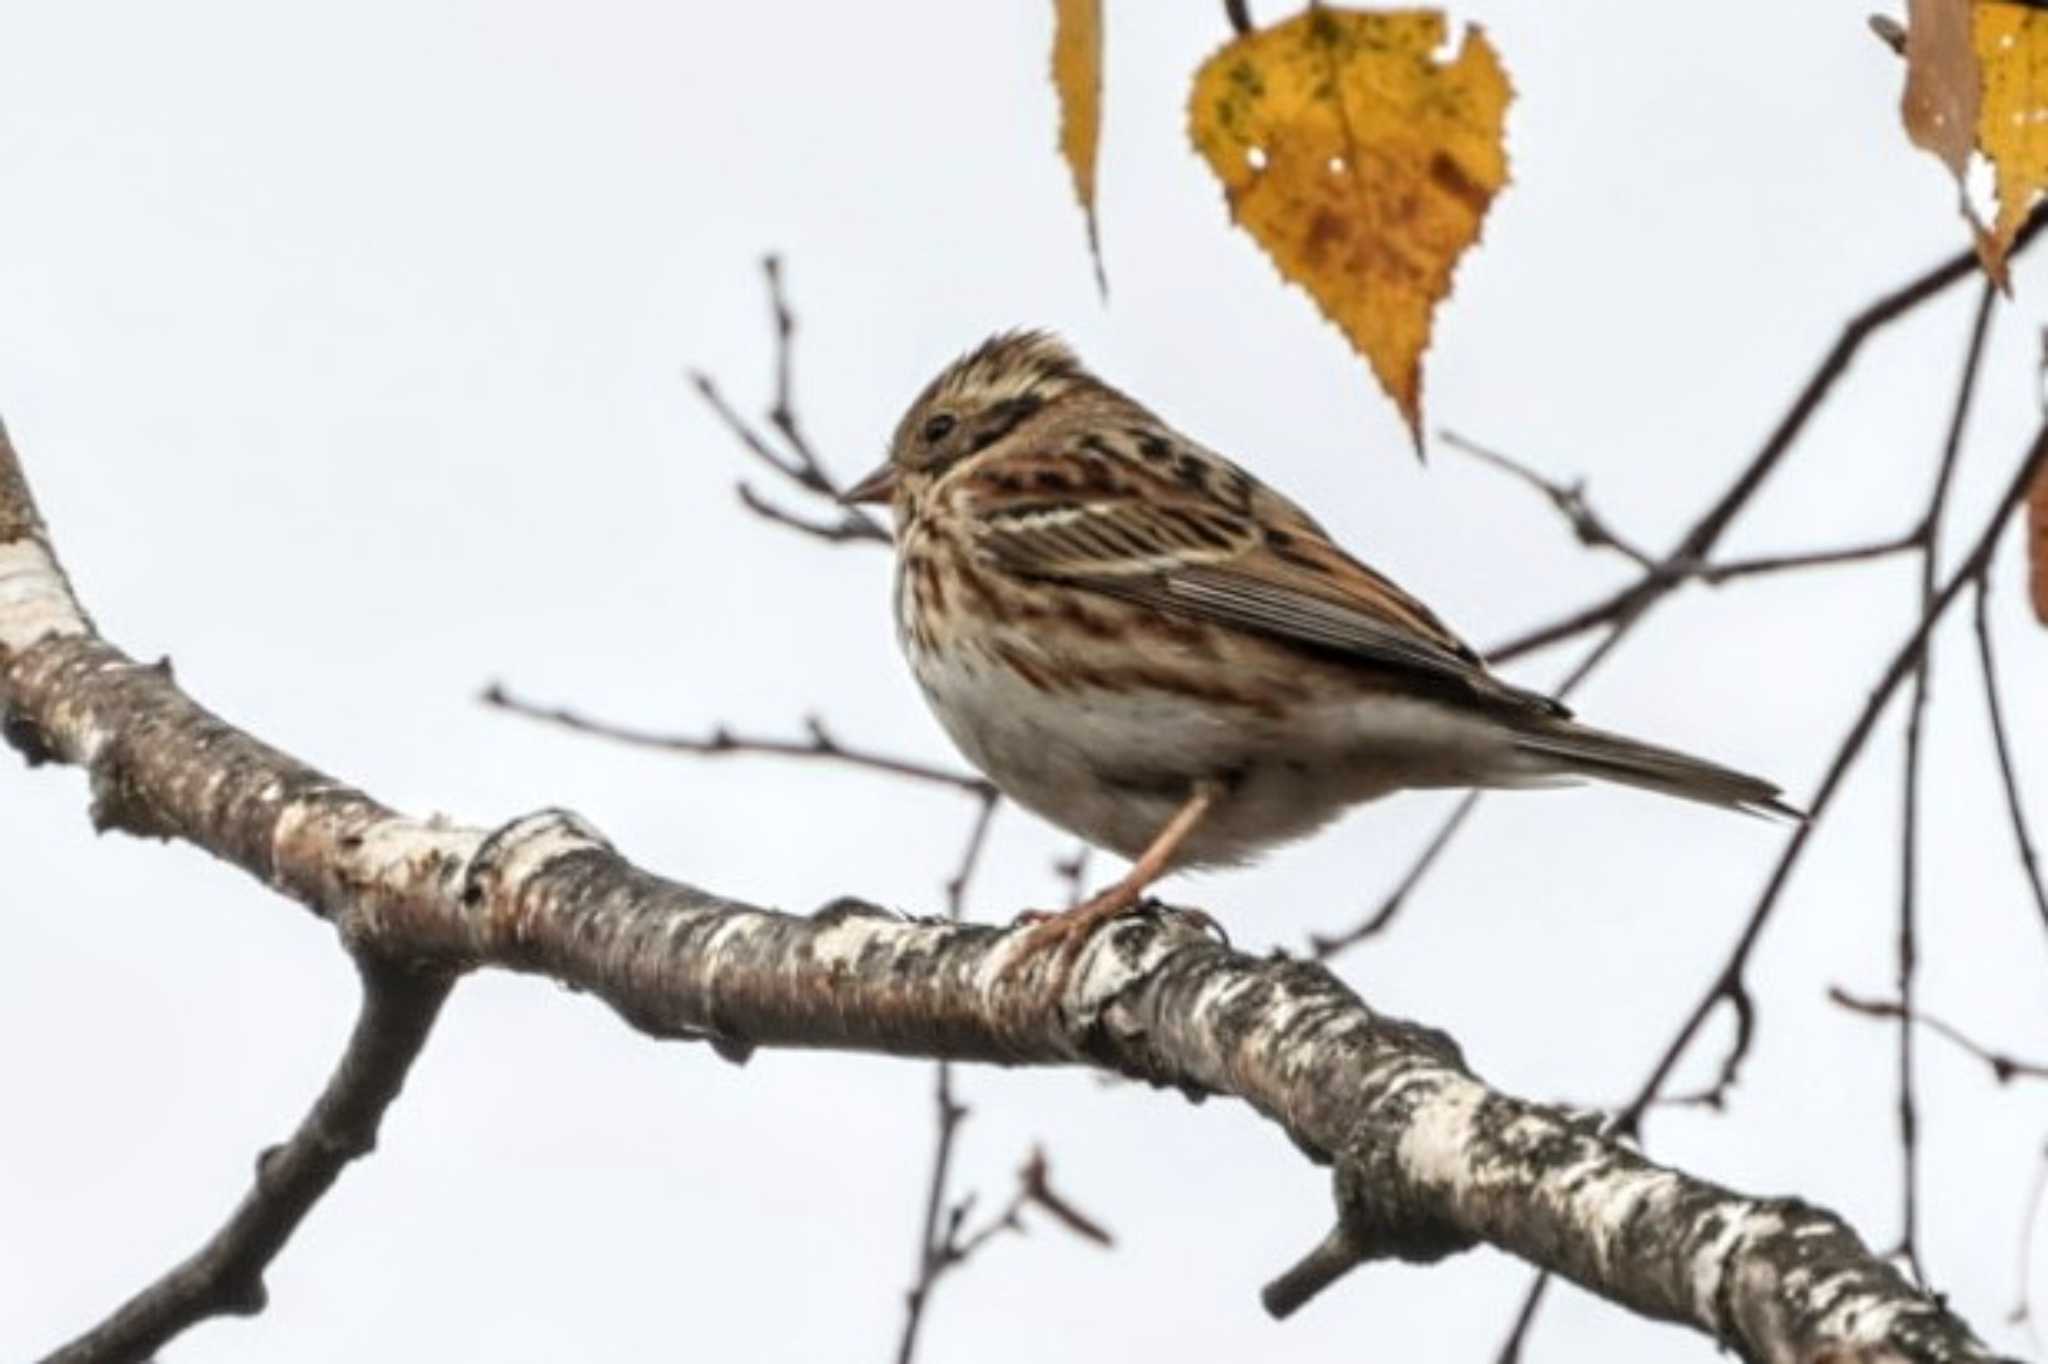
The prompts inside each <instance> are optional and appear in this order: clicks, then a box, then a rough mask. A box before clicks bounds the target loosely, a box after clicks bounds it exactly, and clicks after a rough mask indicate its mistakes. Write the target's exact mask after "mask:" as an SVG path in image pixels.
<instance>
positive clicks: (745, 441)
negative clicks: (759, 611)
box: [690, 255, 890, 545]
mask: <svg viewBox="0 0 2048 1364" xmlns="http://www.w3.org/2000/svg"><path fill="white" fill-rule="evenodd" d="M761 269H762V271H763V273H764V274H765V275H766V276H767V280H768V309H769V314H770V316H771V318H772V319H773V321H774V325H775V395H774V397H773V399H772V400H771V401H770V403H769V406H768V425H769V427H770V429H772V430H773V431H774V432H775V434H776V435H777V436H778V437H780V438H781V441H782V444H783V445H784V447H786V449H783V450H778V449H776V448H775V446H774V445H773V444H771V443H770V442H769V440H768V438H767V437H766V436H764V435H763V434H762V433H761V432H760V431H758V430H756V429H755V428H754V426H753V425H752V424H751V423H750V422H748V421H747V420H746V418H744V417H742V416H740V414H739V413H738V412H736V411H734V410H733V407H732V404H730V403H728V402H727V401H726V400H725V396H724V395H723V394H721V393H720V392H719V391H718V386H717V385H716V384H714V383H713V382H712V381H711V377H710V376H709V375H707V374H705V373H703V372H702V371H701V370H692V371H691V372H690V382H691V383H692V384H693V385H694V386H695V387H696V389H697V393H698V395H699V396H700V397H702V398H703V399H704V401H705V403H706V404H707V405H708V406H709V407H710V408H711V411H712V412H713V413H714V414H715V415H716V416H717V417H718V420H719V421H720V422H722V423H723V424H724V425H725V428H726V429H727V430H728V431H730V432H732V434H733V436H734V438H735V439H737V440H738V441H739V443H740V445H741V447H742V448H743V449H745V450H746V451H747V452H748V453H749V454H751V455H753V456H754V457H755V458H756V459H758V460H759V461H760V462H761V463H763V464H765V465H767V466H768V468H770V469H772V470H773V471H774V472H775V473H776V474H777V475H779V476H780V477H782V478H784V479H786V480H788V481H789V482H790V483H792V484H794V485H796V487H797V488H798V489H799V490H801V491H802V492H804V493H805V494H807V495H810V496H813V497H817V498H822V499H825V500H827V501H829V502H831V504H832V512H831V519H829V520H827V519H820V518H818V517H815V516H808V515H805V514H803V513H801V512H793V511H790V510H789V509H788V508H786V507H783V506H781V505H779V504H777V503H775V502H772V501H770V500H769V499H767V498H765V497H763V496H762V495H761V494H760V493H758V492H756V491H755V490H754V489H753V488H752V487H751V486H749V485H748V484H747V483H746V481H745V480H741V481H740V482H739V483H738V484H737V488H738V491H739V497H740V501H741V502H742V503H743V504H744V505H745V506H746V507H747V508H748V510H750V511H752V512H754V513H755V514H756V515H758V516H761V517H764V518H766V519H767V520H769V521H772V522H774V523H776V524H777V525H781V526H787V527H789V528H791V529H792V530H797V531H801V532H802V533H804V534H806V535H810V536H814V537H816V538H818V539H821V540H826V541H830V542H832V543H834V544H843V543H846V542H847V541H865V542H868V543H873V544H884V545H886V544H888V543H890V536H889V531H888V528H887V527H885V526H884V525H882V523H881V522H879V521H877V520H875V519H874V518H873V517H871V516H869V515H868V514H867V513H865V512H863V511H861V510H859V509H858V508H855V507H847V506H844V505H842V504H841V503H840V501H839V494H840V493H841V492H843V491H844V488H843V487H842V486H841V485H840V484H839V483H838V482H837V481H836V480H835V479H834V478H833V477H832V475H831V474H830V473H829V472H827V471H826V469H825V466H824V463H823V462H822V461H821V460H820V459H819V458H818V453H817V451H816V450H815V449H814V448H813V447H812V445H811V443H810V441H809V440H808V439H807V438H806V437H805V435H804V433H803V428H802V426H801V424H800V423H799V422H798V420H797V415H796V403H795V399H794V396H793V389H792V380H791V377H790V371H791V368H792V365H793V353H794V351H795V341H796V314H795V313H794V312H793V311H792V310H791V308H790V306H789V299H788V296H787V294H786V293H785V292H784V290H783V283H782V262H781V260H780V258H778V257H776V256H773V255H770V256H764V257H763V258H762V260H761Z"/></svg>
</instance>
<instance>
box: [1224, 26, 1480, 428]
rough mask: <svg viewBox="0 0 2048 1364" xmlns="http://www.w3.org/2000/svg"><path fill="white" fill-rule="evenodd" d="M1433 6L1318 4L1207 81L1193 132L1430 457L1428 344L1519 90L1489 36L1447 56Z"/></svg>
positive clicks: (1227, 55)
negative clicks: (1425, 413)
mask: <svg viewBox="0 0 2048 1364" xmlns="http://www.w3.org/2000/svg"><path fill="white" fill-rule="evenodd" d="M1443 41H1444V18H1443V15H1442V14H1440V13H1438V12H1437V11H1435V10H1392V11H1386V12H1383V13H1364V12H1359V11H1353V10H1333V9H1324V8H1321V7H1317V8H1313V9H1310V10H1308V11H1307V12H1306V13H1303V14H1300V15H1297V16H1296V17H1295V18H1293V19H1290V20H1288V21H1287V22H1285V23H1282V24H1278V25H1275V26H1274V27H1272V28H1267V29H1261V30H1259V31H1258V32H1255V33H1249V34H1245V35H1244V36H1242V37H1240V38H1238V39H1237V40H1236V41H1234V42H1232V43H1230V44H1229V45H1228V46H1226V47H1225V48H1223V49H1222V50H1221V51H1219V52H1217V53H1216V54H1215V55H1214V56H1212V57H1211V58H1209V60H1208V61H1207V62H1205V63H1203V65H1202V69H1201V70H1200V71H1198V72H1197V73H1196V74H1195V88H1194V93H1193V95H1192V97H1191V98H1190V100H1189V108H1188V116H1189V132H1190V135H1191V136H1192V137H1193V139H1194V143H1195V147H1196V149H1197V150H1198V151H1200V152H1201V154H1202V155H1203V157H1204V158H1206V159H1207V160H1208V162H1209V166H1210V168H1211V169H1212V170H1214V171H1215V172H1216V175H1217V177H1218V178H1219V179H1221V180H1222V181H1223V192H1224V195H1225V197H1226V198H1228V200H1229V201H1230V211H1231V214H1232V216H1233V217H1235V218H1236V219H1237V221H1238V222H1239V224H1241V225H1242V226H1243V227H1244V228H1245V230H1246V231H1248V232H1250V233H1251V234H1252V236H1253V237H1254V238H1255V239H1256V240H1257V241H1258V243H1259V245H1260V246H1262V247H1263V248H1265V251H1266V253H1267V254H1268V255H1270V256H1271V257H1272V258H1273V261H1274V264H1276V265H1277V266H1279V268H1280V273H1281V274H1282V275H1284V276H1286V277H1287V278H1288V279H1290V280H1292V281H1294V282H1295V283H1297V284H1299V285H1301V287H1302V288H1304V289H1306V290H1308V292H1309V294H1310V295H1311V296H1312V297H1313V298H1314V299H1315V301H1316V304H1317V306H1318V307H1320V308H1321V309H1322V310H1323V313H1324V315H1325V316H1327V317H1328V318H1329V319H1330V320H1331V321H1332V322H1335V323H1336V324H1337V326H1338V327H1339V328H1340V329H1342V330H1343V332H1344V334H1345V336H1346V337H1348V338H1349V339H1350V341H1351V344H1352V347H1353V348H1354V349H1355V350H1357V351H1358V352H1359V353H1360V354H1362V355H1364V356H1365V358H1366V360H1367V361H1368V362H1369V363H1370V364H1371V365H1372V370H1373V373H1374V374H1375V375H1376V376H1378V378H1379V381H1380V386H1381V387H1382V388H1384V389H1385V390H1386V391H1387V393H1388V395H1389V396H1390V397H1392V398H1393V400H1394V402H1395V403H1396V405H1398V406H1399V407H1400V409H1401V415H1402V417H1403V418H1404V419H1405V420H1406V421H1407V423H1408V429H1409V432H1410V433H1411V434H1412V435H1414V437H1415V439H1416V449H1417V450H1418V452H1419V451H1420V449H1421V429H1422V427H1421V422H1422V410H1421V409H1422V352H1423V350H1424V348H1425V347H1427V346H1428V344H1429V331H1430V319H1431V315H1432V314H1433V313H1434V312H1435V309H1436V304H1437V301H1438V300H1439V299H1441V298H1443V296H1444V295H1445V294H1447V293H1449V292H1450V288H1451V270H1452V267H1453V266H1455V265H1456V264H1457V261H1458V257H1459V256H1460V255H1461V254H1463V252H1464V251H1465V248H1466V247H1468V246H1470V245H1471V244H1472V242H1473V241H1474V240H1476V239H1477V238H1478V236H1479V225H1480V222H1481V220H1482V219H1483V218H1484V217H1485V216H1486V209H1487V205H1488V204H1490V203H1491V202H1492V201H1493V196H1494V195H1495V194H1496V193H1497V192H1498V191H1499V190H1500V187H1501V186H1502V185H1504V184H1505V183H1507V176H1508V167H1507V154H1506V152H1505V151H1504V150H1503V149H1502V146H1501V128H1502V123H1503V121H1504V120H1505V117H1506V113H1507V105H1508V100H1509V98H1510V97H1511V95H1512V93H1513V92H1512V91H1511V89H1510V88H1509V85H1508V79H1507V74H1506V73H1505V72H1504V71H1503V70H1502V69H1501V65H1500V60H1499V58H1498V57H1497V56H1496V55H1495V54H1494V50H1493V47H1492V45H1491V44H1489V43H1488V42H1487V41H1486V36H1485V35H1484V34H1483V33H1481V32H1480V31H1479V28H1478V27H1477V26H1476V25H1473V26H1469V27H1468V28H1467V29H1466V30H1465V41H1464V43H1463V45H1462V46H1461V47H1460V48H1459V51H1458V54H1457V56H1456V58H1455V59H1453V60H1451V61H1450V62H1449V63H1448V64H1439V63H1438V61H1437V60H1436V57H1435V55H1434V54H1435V52H1436V49H1437V48H1438V47H1440V46H1441V45H1442V44H1443Z"/></svg>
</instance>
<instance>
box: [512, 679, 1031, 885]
mask: <svg viewBox="0 0 2048 1364" xmlns="http://www.w3.org/2000/svg"><path fill="white" fill-rule="evenodd" d="M478 699H479V700H481V701H482V702H483V703H484V704H485V705H487V706H496V707H497V708H498V709H500V710H508V711H511V712H512V713H513V714H514V715H524V716H526V717H527V718H528V719H531V720H540V721H544V722H545V723H547V724H551V725H559V726H561V727H562V728H563V729H571V730H575V731H576V732H577V733H579V734H594V735H596V736H597V737H599V738H601V739H612V740H615V741H617V742H619V743H622V744H631V745H633V746H635V747H637V748H653V749H659V750H661V751H663V752H667V753H694V754H697V755H698V756H700V757H720V756H724V755H727V754H744V753H751V754H765V755H769V756H773V757H779V758H821V759H824V760H826V761H828V762H835V763H843V764H845V765H846V766H848V767H859V768H865V769H866V770H868V771H870V772H880V773H883V774H885V775H887V776H892V777H905V778H908V779H909V780H911V781H920V782H929V783H931V784H933V785H936V786H946V787H951V788H952V789H953V790H955V791H964V792H966V793H967V794H968V795H970V796H973V797H974V798H975V799H977V800H980V801H982V802H984V803H987V802H992V801H993V800H994V799H995V797H996V788H995V787H994V786H993V785H991V784H990V783H989V782H987V781H984V780H983V779H982V778H980V777H977V776H973V775H971V774H969V773H966V772H958V771H955V770H953V769H952V768H949V767H938V766H935V765H933V764H931V763H921V762H918V761H917V760H916V759H914V758H899V757H896V756H894V755H892V754H888V753H876V752H873V751H871V750H867V749H859V748H851V747H848V746H847V745H845V744H842V743H840V742H839V740H837V739H835V738H834V737H833V736H832V732H831V731H830V730H828V729H826V728H825V722H824V721H823V720H820V719H819V718H818V717H817V716H815V715H812V716H807V717H806V718H805V720H804V729H805V731H806V735H807V737H805V738H802V739H769V738H762V737H759V736H747V735H739V734H734V733H733V732H732V731H731V730H729V729H727V728H726V727H725V726H723V725H720V726H719V727H718V728H716V729H714V730H712V731H711V733H710V734H708V735H705V736H702V737H699V736H696V735H690V734H657V733H655V732H653V731H652V730H645V729H635V728H633V727H631V726H629V725H615V724H612V723H611V722H609V721H606V720H593V719H591V718H590V717H589V716H587V715H581V714H578V713H577V712H575V711H573V710H569V709H567V708H566V707H561V706H543V705H540V704H538V703H537V702H533V701H525V700H521V699H520V698H519V697H516V696H514V695H512V694H511V693H510V692H508V691H506V690H505V688H504V686H503V685H502V684H500V683H497V682H493V683H491V684H490V685H489V686H487V687H485V688H484V689H483V692H482V694H481V695H480V696H479V697H478ZM976 846H978V843H977V845H976Z"/></svg>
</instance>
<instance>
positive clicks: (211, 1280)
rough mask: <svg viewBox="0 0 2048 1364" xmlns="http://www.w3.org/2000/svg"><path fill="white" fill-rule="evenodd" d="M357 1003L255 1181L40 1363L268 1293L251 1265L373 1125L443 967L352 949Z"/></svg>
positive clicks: (438, 999) (157, 1341)
mask: <svg viewBox="0 0 2048 1364" xmlns="http://www.w3.org/2000/svg"><path fill="white" fill-rule="evenodd" d="M356 965H357V967H358V968H359V970H360V972H361V975H362V982H363V1003H362V1008H361V1010H360V1011H359V1012H358V1013H357V1015H356V1023H355V1029H354V1031H353V1032H351V1033H350V1035H349V1039H348V1049H347V1050H346V1051H344V1052H343V1053H342V1057H341V1063H340V1064H339V1065H337V1066H336V1067H335V1070H334V1075H333V1077H332V1078H330V1079H329V1080H328V1082H327V1087H326V1088H325V1089H324V1090H322V1091H321V1093H320V1097H319V1098H318V1099H316V1100H315V1101H314V1103H313V1107H312V1109H311V1110H310V1111H309V1112H308V1113H307V1114H306V1117H305V1120H304V1121H303V1122H301V1123H300V1124H299V1128H298V1130H297V1131H296V1132H294V1133H292V1136H291V1139H290V1140H289V1141H287V1142H285V1143H284V1144H283V1145H282V1146H273V1147H271V1148H270V1149H269V1150H267V1151H265V1152H264V1153H263V1154H262V1155H261V1156H259V1157H257V1160H256V1182H255V1184H254V1185H253V1186H251V1188H250V1190H249V1192H248V1193H247V1194H245V1195H243V1198H242V1201H241V1203H240V1204H239V1205H238V1206H237V1207H236V1208H235V1211H234V1215H233V1216H231V1217H230V1218H229V1219H228V1221H227V1224H226V1225H225V1226H223V1227H222V1228H221V1229H220V1230H219V1231H217V1232H215V1233H214V1234H213V1236H212V1237H211V1238H210V1239H209V1240H208V1241H207V1243H206V1244H205V1245H204V1246H202V1247H200V1248H199V1249H198V1250H197V1251H195V1252H194V1253H193V1254H192V1255H191V1256H190V1257H188V1258H187V1259H185V1260H183V1261H181V1262H180V1263H179V1264H177V1265H176V1266H174V1267H173V1268H172V1269H171V1270H170V1271H169V1272H167V1273H166V1274H164V1275H163V1277H162V1278H159V1279H158V1280H157V1281H156V1282H155V1283H153V1284H151V1285H150V1286H149V1287H147V1288H145V1289H143V1290H142V1291H141V1292H140V1293H137V1294H136V1295H135V1296H134V1297H132V1298H130V1299H129V1300H128V1301H127V1302H125V1303H123V1304H122V1305H121V1306H120V1307H119V1308H118V1309H117V1310H116V1311H115V1312H114V1314H113V1315H112V1316H110V1317H108V1318H107V1319H106V1320H105V1321H104V1322H102V1323H100V1324H99V1325H98V1326H95V1327H93V1328H92V1330H90V1331H88V1332H86V1333H85V1334H84V1335H82V1336H80V1337H79V1338H78V1339H76V1340H74V1341H72V1342H71V1343H70V1344H69V1345H66V1346H64V1347H63V1348H62V1349H59V1350H57V1351H56V1352H55V1353H53V1354H51V1355H50V1356H49V1357H48V1358H47V1359H46V1360H45V1361H44V1364H121V1362H123V1361H131V1360H146V1359H149V1358H150V1357H151V1356H153V1355H154V1354H155V1353H156V1352H157V1351H158V1350H159V1349H161V1348H162V1347H163V1346H164V1344H165V1343H166V1342H168V1341H170V1340H171V1339H172V1338H173V1337H175V1336H177V1335H179V1334H180V1333H182V1332H184V1331H186V1330H188V1329H190V1328H191V1327H193V1326H196V1325H198V1324H199V1323H200V1322H202V1321H205V1320H206V1319H207V1318H209V1317H218V1316H253V1315H255V1314H256V1313H258V1312H261V1311H262V1310H263V1308H264V1305H265V1303H266V1302H267V1301H268V1294H267V1293H266V1291H265V1290H264V1287H263V1271H264V1270H265V1269H266V1268H268V1267H269V1265H270V1262H271V1261H272V1260H274V1259H276V1258H277V1255H278V1252H279V1251H281V1250H283V1249H284V1246H285V1242H286V1241H288V1240H290V1239H291V1236H292V1233H293V1232H295V1231H297V1230H298V1227H299V1223H300V1222H301V1221H303V1220H304V1219H305V1217H306V1214H307V1213H309V1212H311V1211H312V1210H313V1205H314V1204H315V1203H317V1202H319V1200H320V1197H321V1195H323V1194H325V1193H326V1192H327V1191H328V1189H330V1188H332V1187H333V1185H334V1182H335V1180H336V1179H338V1178H340V1176H341V1172H342V1169H343V1168H344V1167H345V1166H347V1165H348V1163H349V1162H350V1161H353V1160H356V1159H357V1158H359V1157H362V1156H366V1155H368V1154H369V1153H370V1152H371V1151H372V1150H373V1149H374V1148H375V1147H376V1145H377V1127H378V1125H379V1124H380V1123H381V1122H382V1121H383V1118H384V1112H385V1110H386V1109H388V1108H389V1107H390V1106H391V1103H392V1101H393V1100H394V1099H396V1098H397V1097H398V1091H399V1089H400V1088H401V1087H402V1086H403V1085H404V1083H405V1077H406V1074H407V1072H409V1071H410V1070H411V1069H412V1063H413V1061H414V1060H415V1059H416V1058H417V1057H418V1056H419V1054H420V1049H421V1048H422V1047H424V1046H425V1045H426V1042H427V1034H428V1033H429V1032H430V1031H431V1030H432V1029H433V1026H434V1020H435V1019H437V1018H439V1017H440V1014H441V1005H442V1002H443V1001H445V1000H446V999H447V998H448V991H449V988H450V987H451V986H452V985H453V983H454V978H453V977H452V976H451V975H449V974H447V973H446V972H426V973H423V972H417V971H411V970H408V969H406V968H404V967H399V966H390V965H385V964H382V963H380V962H377V961H374V960H372V959H370V958H367V957H363V956H358V957H357V958H356Z"/></svg>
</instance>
